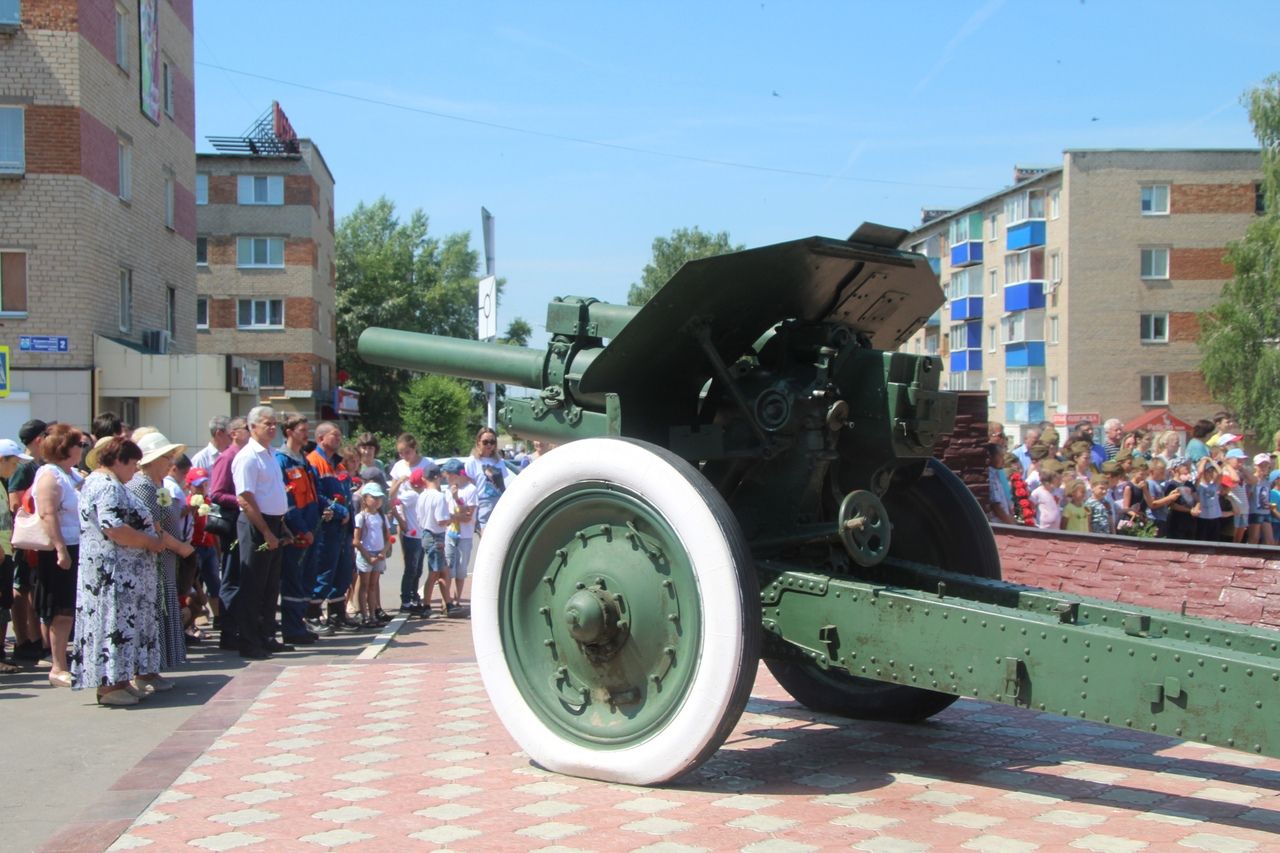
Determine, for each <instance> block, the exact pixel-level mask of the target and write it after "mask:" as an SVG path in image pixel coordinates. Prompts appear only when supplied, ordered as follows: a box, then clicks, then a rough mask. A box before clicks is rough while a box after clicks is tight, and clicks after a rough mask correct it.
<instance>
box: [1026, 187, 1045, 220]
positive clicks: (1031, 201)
mask: <svg viewBox="0 0 1280 853" xmlns="http://www.w3.org/2000/svg"><path fill="white" fill-rule="evenodd" d="M1027 218H1028V219H1044V190H1027Z"/></svg>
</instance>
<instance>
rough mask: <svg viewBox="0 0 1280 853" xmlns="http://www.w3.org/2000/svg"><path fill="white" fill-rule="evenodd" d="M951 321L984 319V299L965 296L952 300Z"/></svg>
mask: <svg viewBox="0 0 1280 853" xmlns="http://www.w3.org/2000/svg"><path fill="white" fill-rule="evenodd" d="M951 319H952V320H974V319H978V320H980V319H982V297H981V296H965V297H963V298H961V299H953V300H951Z"/></svg>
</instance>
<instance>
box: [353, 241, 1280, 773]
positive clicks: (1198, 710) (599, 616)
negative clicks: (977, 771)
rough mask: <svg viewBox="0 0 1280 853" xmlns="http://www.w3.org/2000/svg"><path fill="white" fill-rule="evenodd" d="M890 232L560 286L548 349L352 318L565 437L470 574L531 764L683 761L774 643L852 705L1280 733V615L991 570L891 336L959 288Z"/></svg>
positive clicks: (934, 409)
mask: <svg viewBox="0 0 1280 853" xmlns="http://www.w3.org/2000/svg"><path fill="white" fill-rule="evenodd" d="M904 233H905V232H901V231H898V230H895V229H890V228H885V227H883V226H877V225H873V224H866V225H863V226H862V227H861V228H860V229H859V230H858V231H857V232H855V233H854V234H853V235H851V236H850V238H849V239H848V240H835V239H826V238H817V237H815V238H809V239H804V240H797V241H792V242H787V243H781V244H778V245H773V246H766V247H763V248H758V249H752V250H748V251H744V252H738V253H734V254H730V255H723V256H719V257H715V258H709V259H706V260H700V261H695V262H692V263H689V264H686V265H685V266H684V267H683V268H681V270H680V271H679V272H678V273H677V274H676V275H675V276H674V277H673V278H672V279H671V280H670V281H669V282H668V283H667V284H666V285H665V286H664V287H663V288H662V289H661V290H660V291H659V292H658V293H657V294H656V295H655V296H654V297H653V298H652V299H651V300H650V301H649V302H648V303H647V304H646V305H645V306H643V307H641V308H633V307H627V306H617V305H609V304H606V303H602V302H599V301H597V300H594V299H589V298H578V297H567V298H562V299H557V300H555V301H553V302H552V303H551V304H550V305H549V307H548V313H547V325H546V328H547V331H548V333H549V334H550V335H551V340H550V343H549V345H548V346H547V348H546V349H545V350H532V349H526V348H520V347H509V346H500V345H495V344H486V343H480V342H476V341H467V340H460V339H452V338H443V337H437V336H432V335H423V334H416V333H412V332H404V331H396V330H389V329H368V330H366V331H365V332H364V333H363V334H362V335H361V337H360V341H359V353H360V355H361V357H362V358H364V359H365V360H366V361H369V362H371V363H374V364H380V365H385V366H390V367H400V368H408V369H412V370H419V371H426V372H435V373H443V374H449V375H453V376H459V377H465V378H470V379H478V380H491V381H496V382H503V383H508V384H513V385H520V386H524V387H526V388H530V389H534V390H535V391H536V393H535V394H534V395H533V396H530V397H514V396H509V397H507V399H506V402H505V405H504V406H503V408H502V410H501V412H500V420H501V422H502V425H503V426H504V427H505V428H506V429H508V430H509V431H510V432H512V433H514V434H517V435H520V436H522V437H528V438H539V439H544V440H548V441H554V442H559V443H562V444H563V446H561V447H558V448H557V449H556V450H555V451H553V452H552V453H549V454H547V455H546V456H544V457H543V458H541V459H539V460H538V461H536V462H535V463H533V464H532V465H530V466H529V467H528V468H527V469H526V470H525V471H524V472H523V473H521V474H520V476H518V477H516V478H514V480H512V481H511V484H510V485H509V487H508V489H507V492H506V494H505V495H504V497H503V499H502V501H500V502H499V503H498V505H497V507H496V509H495V510H494V513H493V516H492V517H491V519H490V521H489V524H488V526H487V527H486V529H485V531H484V535H483V537H482V538H481V541H480V544H479V548H478V551H477V555H476V571H475V574H474V577H473V589H472V619H473V633H474V639H475V646H476V654H477V659H478V662H479V664H480V668H481V673H482V676H483V679H484V683H485V687H486V689H487V690H488V692H489V694H490V697H491V699H492V701H493V703H494V707H495V709H496V711H497V713H498V716H499V717H500V718H501V720H502V722H503V724H504V725H505V726H506V727H507V729H508V730H509V731H510V732H511V734H512V736H513V737H514V738H515V739H516V740H517V742H519V743H520V745H521V747H522V748H523V749H524V750H525V751H526V752H527V753H528V754H529V755H530V756H531V757H532V758H533V759H534V760H535V761H537V762H538V763H539V764H542V765H543V766H545V767H548V768H550V769H552V770H556V771H560V772H563V773H568V774H572V775H579V776H586V777H591V778H596V779H604V780H610V781H618V782H627V783H632V784H657V783H662V782H666V781H669V780H672V779H675V778H676V777H678V776H680V775H681V774H683V773H685V772H687V771H689V770H691V769H693V768H694V767H696V766H698V764H700V763H701V762H702V761H704V760H705V759H706V758H707V757H708V756H710V755H711V754H712V753H713V752H714V751H715V750H716V749H717V748H718V747H719V746H720V744H721V743H722V742H723V740H724V738H725V737H727V735H728V734H729V732H730V731H731V730H732V728H733V726H734V724H735V723H736V722H737V720H738V718H739V716H740V715H741V713H742V710H743V707H744V706H745V704H746V701H747V698H748V695H749V691H750V689H751V685H752V682H753V681H754V678H755V674H756V668H757V663H758V661H760V660H763V661H764V663H765V665H766V666H767V667H768V668H769V670H770V671H771V672H772V673H773V675H774V676H775V677H776V678H777V680H778V681H779V683H780V684H781V685H782V686H783V687H784V688H785V689H786V690H787V691H788V692H790V694H791V695H792V696H793V697H794V698H795V699H797V700H798V701H799V702H801V703H802V704H804V705H806V706H808V707H810V708H813V709H816V710H820V711H824V712H829V713H834V714H838V715H843V716H846V717H850V718H857V719H877V720H891V721H899V722H914V721H919V720H923V719H926V718H928V717H930V716H932V715H933V714H936V713H938V712H939V711H941V710H943V709H944V708H946V707H947V706H948V705H950V704H951V703H952V702H954V701H955V700H956V699H957V698H958V697H960V696H969V697H975V698H979V699H982V700H985V701H993V702H1001V703H1005V704H1010V705H1017V706H1022V707H1027V708H1033V709H1038V710H1041V711H1047V712H1052V713H1056V714H1061V715H1064V716H1070V717H1073V718H1078V719H1087V720H1091V721H1095V722H1100V723H1106V724H1110V725H1114V726H1121V727H1128V728H1133V729H1140V730H1143V731H1150V732H1158V733H1162V734H1166V735H1170V736H1173V737H1180V738H1185V739H1189V740H1198V741H1204V742H1207V743H1213V744H1218V745H1222V746H1226V747H1233V748H1236V749H1241V750H1247V751H1250V752H1255V753H1260V754H1266V755H1273V756H1274V755H1277V750H1280V737H1278V735H1280V713H1277V705H1278V701H1277V700H1278V699H1280V651H1278V648H1280V633H1278V632H1274V631H1268V630H1264V629H1255V628H1248V627H1242V626H1238V625H1229V624H1226V623H1220V622H1216V621H1211V620H1204V619H1197V618H1192V617H1186V616H1181V615H1176V614H1170V613H1165V612H1162V611H1157V610H1152V609H1148V608H1142V607H1136V606H1127V605H1122V604H1117V603H1114V602H1107V601H1099V600H1094V599H1090V598H1085V597H1082V596H1076V595H1069V594H1064V593H1058V592H1048V591H1043V590H1038V589H1033V588H1028V587H1023V586H1017V585H1013V584H1008V583H1005V582H1002V581H1001V580H1000V559H999V554H998V552H997V550H996V546H995V541H994V538H993V536H992V533H991V529H990V526H989V524H988V522H987V520H986V518H985V515H984V513H983V511H982V509H981V507H980V506H979V505H978V503H977V502H976V501H975V500H974V498H973V497H972V495H971V494H970V493H969V491H968V490H967V489H966V488H965V486H964V485H963V484H962V483H961V482H960V480H959V478H958V477H956V475H955V474H953V473H952V472H950V471H949V470H947V469H946V468H945V467H943V466H942V465H941V464H940V463H938V462H937V461H936V460H934V459H932V458H931V453H932V449H933V446H934V444H935V441H936V439H937V438H938V436H939V435H941V434H943V433H946V432H949V431H950V429H951V428H952V425H953V422H954V418H955V411H956V405H955V397H954V395H953V394H950V393H948V392H945V391H940V390H939V388H938V385H939V382H938V380H939V364H938V362H937V361H936V360H935V359H934V358H933V357H931V356H921V355H912V354H908V353H903V352H896V351H894V350H895V349H896V348H897V347H898V346H900V345H901V344H903V343H904V342H905V341H906V340H907V339H908V338H909V337H910V336H911V335H912V333H914V332H915V331H916V330H917V329H918V328H920V327H921V326H922V325H923V324H924V323H925V322H926V321H927V319H928V317H929V316H930V315H931V314H932V313H933V312H934V311H935V310H937V309H938V307H939V306H940V305H941V304H942V303H943V295H942V292H941V290H940V288H939V286H938V281H937V276H936V275H935V274H934V273H933V271H932V269H931V268H930V266H929V264H928V261H927V260H926V259H925V258H923V257H921V256H919V255H916V254H912V253H909V252H903V251H900V250H898V249H897V248H896V246H897V245H898V244H899V243H900V241H901V239H902V236H903V234H904Z"/></svg>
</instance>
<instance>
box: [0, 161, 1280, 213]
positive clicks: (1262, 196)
mask: <svg viewBox="0 0 1280 853" xmlns="http://www.w3.org/2000/svg"><path fill="white" fill-rule="evenodd" d="M0 159H3V158H0ZM1253 212H1254V213H1256V214H1257V215H1258V216H1261V215H1262V214H1264V213H1266V212H1267V193H1266V190H1264V189H1263V188H1262V184H1261V183H1256V184H1254V185H1253Z"/></svg>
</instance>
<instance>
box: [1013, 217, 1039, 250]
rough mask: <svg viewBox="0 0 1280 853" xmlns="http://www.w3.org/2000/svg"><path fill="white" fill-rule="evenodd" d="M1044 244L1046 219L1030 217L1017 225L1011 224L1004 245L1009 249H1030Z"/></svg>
mask: <svg viewBox="0 0 1280 853" xmlns="http://www.w3.org/2000/svg"><path fill="white" fill-rule="evenodd" d="M1043 245H1044V220H1043V219H1028V220H1026V221H1025V222H1019V223H1018V224H1017V225H1010V226H1009V227H1008V229H1006V231H1005V238H1004V247H1005V249H1006V250H1007V251H1010V252H1016V251H1018V250H1019V249H1030V248H1033V247H1035V246H1043Z"/></svg>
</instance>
